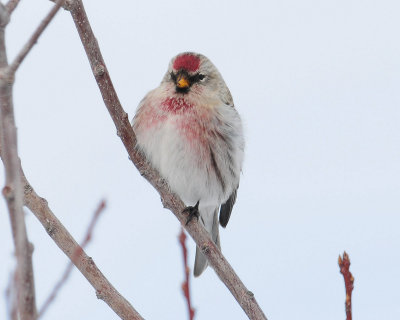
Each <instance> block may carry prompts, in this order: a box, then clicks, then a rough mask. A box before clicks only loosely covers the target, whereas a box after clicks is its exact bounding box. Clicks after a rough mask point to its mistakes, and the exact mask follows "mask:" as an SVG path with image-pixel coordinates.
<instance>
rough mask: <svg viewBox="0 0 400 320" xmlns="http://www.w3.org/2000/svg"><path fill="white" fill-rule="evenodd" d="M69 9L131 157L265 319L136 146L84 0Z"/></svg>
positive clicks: (247, 306)
mask: <svg viewBox="0 0 400 320" xmlns="http://www.w3.org/2000/svg"><path fill="white" fill-rule="evenodd" d="M71 2H72V1H71ZM69 9H70V13H71V15H72V18H73V20H74V23H75V26H76V28H77V30H78V33H79V36H80V38H81V41H82V44H83V46H84V48H85V51H86V55H87V56H88V59H89V62H90V66H91V68H92V72H93V74H94V76H95V78H96V81H97V84H98V86H99V89H100V92H101V94H102V97H103V100H104V103H105V105H106V107H107V109H108V112H109V113H110V115H111V118H112V119H113V121H114V124H115V126H116V128H117V134H118V136H119V137H120V138H121V140H122V142H123V144H124V146H125V148H126V150H127V151H128V154H129V157H130V159H131V160H132V162H133V163H134V165H135V166H136V167H137V169H138V170H139V172H140V174H141V175H142V176H144V177H145V178H146V179H147V180H148V181H149V182H150V183H151V184H152V185H153V187H154V188H155V189H156V190H157V191H158V192H159V194H160V195H161V200H162V202H163V205H164V207H165V208H168V209H170V210H171V211H172V212H173V213H174V214H175V216H176V217H177V218H178V220H179V221H180V222H181V224H182V225H184V227H185V229H186V230H187V232H188V233H189V234H190V236H191V237H192V238H193V239H194V241H195V242H196V244H197V245H198V247H199V248H201V250H202V252H203V253H204V255H205V256H206V257H207V259H208V261H209V263H210V265H211V266H212V267H213V268H214V270H215V272H216V273H217V275H218V276H219V278H220V279H221V280H222V281H223V283H224V284H225V285H226V286H227V287H228V289H229V290H230V291H231V293H232V294H233V296H234V297H235V299H236V300H237V301H238V303H239V304H240V306H241V307H242V308H243V310H244V311H245V312H246V314H247V316H248V317H249V318H250V319H266V317H265V315H264V313H263V311H262V310H261V308H260V307H259V305H258V304H257V301H256V299H255V297H254V294H253V293H252V292H250V291H249V290H247V288H246V287H245V286H244V284H243V282H242V281H241V280H240V278H239V277H238V276H237V274H236V273H235V271H234V270H233V268H232V267H231V266H230V264H229V263H228V261H227V260H226V259H225V257H224V256H223V255H222V253H221V251H220V250H219V249H218V248H217V246H216V245H215V244H214V242H213V241H212V240H211V239H210V237H209V235H208V233H207V231H206V230H205V229H204V227H203V226H202V225H201V224H200V223H198V222H196V221H195V220H192V222H191V223H189V224H188V225H187V226H186V225H185V223H186V216H185V215H184V214H182V211H183V209H184V208H185V206H184V204H183V202H182V200H181V199H179V197H177V195H175V194H172V193H171V192H170V191H169V188H168V185H167V184H166V182H165V181H164V180H163V179H162V178H161V177H160V175H159V173H158V172H157V171H156V170H155V169H154V168H152V167H151V166H150V165H149V163H148V162H147V161H146V159H145V157H144V156H143V155H142V154H140V153H139V152H138V151H137V150H136V149H135V145H136V136H135V134H134V132H133V129H132V127H131V125H130V123H129V120H128V115H127V113H126V112H125V111H124V110H123V108H122V106H121V103H120V102H119V99H118V96H117V93H116V92H115V89H114V86H113V84H112V81H111V78H110V75H109V73H108V71H107V68H106V65H105V63H104V60H103V57H102V54H101V52H100V48H99V46H98V43H97V40H96V38H95V36H94V34H93V31H92V28H91V26H90V24H89V20H88V17H87V15H86V12H85V9H84V6H83V3H82V1H81V0H74V1H73V5H71V7H70V8H69Z"/></svg>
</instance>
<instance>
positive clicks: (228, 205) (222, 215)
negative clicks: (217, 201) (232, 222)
mask: <svg viewBox="0 0 400 320" xmlns="http://www.w3.org/2000/svg"><path fill="white" fill-rule="evenodd" d="M236 194H237V188H236V190H235V191H233V192H232V194H231V196H230V197H229V199H228V200H227V201H226V202H225V203H224V204H223V205H221V209H220V211H219V223H220V225H221V226H222V227H224V228H225V227H226V225H227V224H228V222H229V218H230V217H231V213H232V208H233V205H234V204H235V201H236Z"/></svg>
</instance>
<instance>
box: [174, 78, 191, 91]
mask: <svg viewBox="0 0 400 320" xmlns="http://www.w3.org/2000/svg"><path fill="white" fill-rule="evenodd" d="M176 86H177V87H178V88H181V89H184V88H188V87H189V80H188V79H187V78H186V77H185V76H184V75H180V76H179V78H178V79H177V80H176Z"/></svg>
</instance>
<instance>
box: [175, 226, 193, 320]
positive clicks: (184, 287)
mask: <svg viewBox="0 0 400 320" xmlns="http://www.w3.org/2000/svg"><path fill="white" fill-rule="evenodd" d="M179 243H180V244H181V247H182V256H183V268H184V270H185V281H184V282H183V283H182V290H183V295H184V296H185V299H186V303H187V306H188V312H189V320H193V319H194V309H193V308H192V303H191V299H190V286H189V283H190V282H189V279H190V268H189V266H188V263H187V248H186V235H185V231H183V228H182V227H181V233H180V235H179Z"/></svg>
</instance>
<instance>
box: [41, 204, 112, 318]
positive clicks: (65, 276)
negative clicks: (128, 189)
mask: <svg viewBox="0 0 400 320" xmlns="http://www.w3.org/2000/svg"><path fill="white" fill-rule="evenodd" d="M105 207H106V203H105V201H104V200H102V201H101V202H100V204H99V206H98V208H97V209H96V211H95V212H94V214H93V217H92V220H91V221H90V224H89V227H88V229H87V231H86V235H85V237H84V240H83V242H82V243H81V245H80V246H78V247H77V248H76V251H75V252H73V254H72V259H71V260H70V262H69V263H68V265H67V267H66V268H65V270H64V273H63V275H62V277H61V278H60V280H58V281H57V283H56V285H55V286H54V288H53V290H52V291H51V293H50V295H49V296H48V297H47V299H46V300H45V302H44V303H43V306H42V307H41V308H40V309H39V312H38V316H37V319H39V318H40V317H42V316H43V315H44V313H45V312H46V311H47V309H48V308H49V306H50V305H51V303H52V302H53V301H54V299H55V298H56V297H57V294H58V293H59V292H60V290H61V288H62V287H63V285H64V284H65V283H66V282H67V280H68V278H69V276H70V274H71V272H72V270H73V269H74V263H75V262H76V261H77V258H78V257H79V255H80V254H81V252H82V250H83V249H84V248H85V247H86V246H87V244H88V243H89V241H90V239H91V238H92V234H93V229H94V226H95V225H96V222H97V221H98V218H99V217H100V214H101V212H102V211H103V210H104V208H105Z"/></svg>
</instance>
